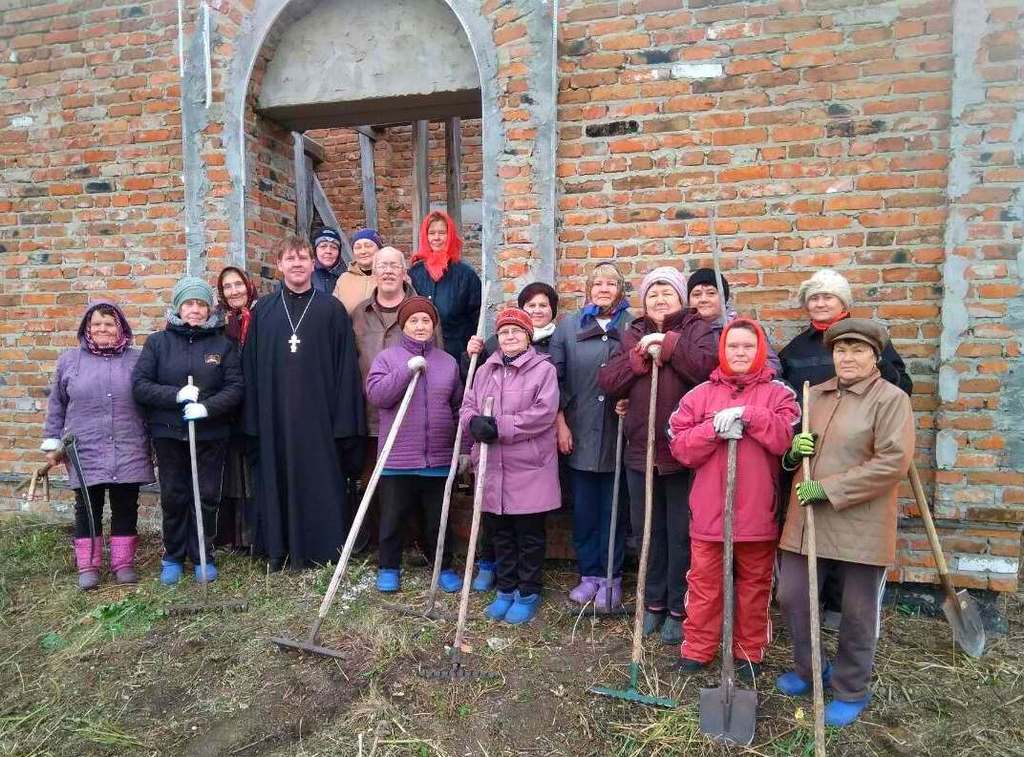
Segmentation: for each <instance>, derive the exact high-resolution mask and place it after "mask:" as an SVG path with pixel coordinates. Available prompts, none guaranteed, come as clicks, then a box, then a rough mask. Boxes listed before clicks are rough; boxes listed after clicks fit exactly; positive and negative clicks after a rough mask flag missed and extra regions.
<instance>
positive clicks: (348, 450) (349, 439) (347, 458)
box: [334, 436, 366, 477]
mask: <svg viewBox="0 0 1024 757" xmlns="http://www.w3.org/2000/svg"><path fill="white" fill-rule="evenodd" d="M334 448H335V449H336V450H337V452H338V462H339V463H340V464H341V471H342V473H344V474H345V475H346V476H353V477H357V476H358V475H359V474H360V473H362V472H363V463H364V462H365V461H366V437H363V436H346V437H345V438H344V439H335V440H334Z"/></svg>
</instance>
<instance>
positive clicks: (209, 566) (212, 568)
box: [193, 562, 217, 584]
mask: <svg viewBox="0 0 1024 757" xmlns="http://www.w3.org/2000/svg"><path fill="white" fill-rule="evenodd" d="M193 568H194V572H195V575H196V581H198V582H199V583H201V584H202V583H207V584H208V583H213V582H214V581H216V580H217V566H216V565H214V564H213V563H212V562H207V563H206V577H205V578H204V577H203V566H202V565H198V564H197V565H195V566H193Z"/></svg>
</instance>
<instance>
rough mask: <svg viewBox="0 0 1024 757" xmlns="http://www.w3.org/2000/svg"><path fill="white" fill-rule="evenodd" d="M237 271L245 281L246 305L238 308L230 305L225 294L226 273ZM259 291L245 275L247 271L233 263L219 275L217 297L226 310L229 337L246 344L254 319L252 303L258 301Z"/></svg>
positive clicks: (225, 328)
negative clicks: (250, 324) (250, 325)
mask: <svg viewBox="0 0 1024 757" xmlns="http://www.w3.org/2000/svg"><path fill="white" fill-rule="evenodd" d="M231 272H234V273H237V274H238V275H239V276H241V277H242V281H244V282H245V306H244V307H241V308H238V309H237V310H236V309H235V308H233V307H231V306H230V305H228V299H227V297H225V296H224V275H225V274H227V273H231ZM257 296H258V293H257V291H256V285H255V284H254V283H253V282H252V280H251V279H250V278H249V277H248V276H246V275H245V271H243V270H242V269H241V268H238V267H236V266H233V265H229V266H227V267H225V268H224V270H223V271H221V272H220V276H218V277H217V299H218V300H219V301H220V306H221V308H222V309H223V310H224V315H225V320H226V323H225V325H224V333H225V334H226V335H227V336H228V338H229V339H234V340H235V341H236V342H238V343H239V344H245V338H246V337H247V336H248V335H249V323H250V322H251V321H252V304H253V303H254V302H255V301H256V298H257Z"/></svg>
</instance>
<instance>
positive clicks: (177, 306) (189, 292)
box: [171, 276, 215, 313]
mask: <svg viewBox="0 0 1024 757" xmlns="http://www.w3.org/2000/svg"><path fill="white" fill-rule="evenodd" d="M214 299H215V295H214V292H213V287H212V286H210V285H209V284H207V283H206V281H204V280H203V279H201V278H199V277H198V276H183V277H182V278H181V279H179V280H178V283H177V284H175V285H174V292H173V293H172V295H171V310H172V311H174V312H175V313H177V312H178V311H179V310H181V306H182V305H184V304H185V303H186V302H188V301H189V300H202V301H203V302H205V303H206V304H207V305H209V306H210V307H211V308H212V307H213V303H214Z"/></svg>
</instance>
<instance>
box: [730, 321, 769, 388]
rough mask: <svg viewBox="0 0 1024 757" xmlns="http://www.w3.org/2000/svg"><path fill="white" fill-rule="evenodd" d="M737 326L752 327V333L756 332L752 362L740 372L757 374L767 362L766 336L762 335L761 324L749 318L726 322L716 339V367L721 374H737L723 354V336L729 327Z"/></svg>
mask: <svg viewBox="0 0 1024 757" xmlns="http://www.w3.org/2000/svg"><path fill="white" fill-rule="evenodd" d="M737 326H745V327H746V328H747V330H748V331H749V330H750V329H753V330H754V333H755V334H757V352H755V353H754V362H752V363H751V364H750V369H749V370H748V371H747V372H746V373H745V374H742V375H745V376H754V375H757V374H758V373H760V372H761V371H762V370H763V369H764V367H765V365H767V364H768V338H767V337H766V336H765V335H764V329H762V328H761V324H759V323H758V322H757V321H754V320H751V319H750V318H737V319H736V320H734V321H731V322H729V323H727V324H726V325H725V328H724V329H722V336H721V337H719V339H718V369H719V370H720V371H721V372H722V375H723V376H736V375H737V374H736V373H733V371H732V369H731V368H729V361H728V359H727V358H726V356H725V337H726V335H727V334H728V333H729V331H730V330H731V329H734V328H736V327H737Z"/></svg>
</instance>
